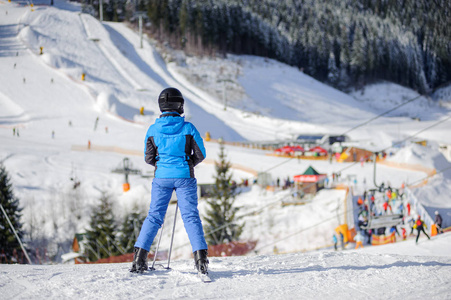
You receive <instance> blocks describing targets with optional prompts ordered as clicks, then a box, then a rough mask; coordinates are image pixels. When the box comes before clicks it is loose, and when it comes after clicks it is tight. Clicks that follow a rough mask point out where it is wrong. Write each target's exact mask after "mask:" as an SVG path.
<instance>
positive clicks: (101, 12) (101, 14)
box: [99, 0, 103, 22]
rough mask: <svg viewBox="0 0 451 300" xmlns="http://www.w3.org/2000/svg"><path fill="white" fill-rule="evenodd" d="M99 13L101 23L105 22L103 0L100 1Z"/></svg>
mask: <svg viewBox="0 0 451 300" xmlns="http://www.w3.org/2000/svg"><path fill="white" fill-rule="evenodd" d="M99 12H100V22H103V3H102V0H100V4H99Z"/></svg>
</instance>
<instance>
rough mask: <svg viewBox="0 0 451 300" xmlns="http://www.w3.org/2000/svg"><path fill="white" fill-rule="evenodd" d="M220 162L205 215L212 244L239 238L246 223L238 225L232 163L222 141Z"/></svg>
mask: <svg viewBox="0 0 451 300" xmlns="http://www.w3.org/2000/svg"><path fill="white" fill-rule="evenodd" d="M219 150H220V152H219V162H215V169H216V173H217V175H216V176H215V180H216V182H215V185H214V186H213V190H212V193H211V198H210V199H209V200H208V201H207V204H208V206H209V208H208V209H207V213H206V216H205V221H206V223H207V225H206V226H205V229H206V230H205V232H206V239H207V242H208V243H209V244H210V245H219V244H224V243H227V242H232V241H236V240H238V239H239V237H240V235H241V233H242V231H243V227H244V224H241V225H238V224H237V222H236V213H237V212H238V210H239V208H238V207H236V206H234V202H235V197H236V187H234V186H233V185H232V174H231V172H230V167H231V163H230V162H228V161H227V160H226V154H225V152H224V143H223V142H221V143H220V147H219Z"/></svg>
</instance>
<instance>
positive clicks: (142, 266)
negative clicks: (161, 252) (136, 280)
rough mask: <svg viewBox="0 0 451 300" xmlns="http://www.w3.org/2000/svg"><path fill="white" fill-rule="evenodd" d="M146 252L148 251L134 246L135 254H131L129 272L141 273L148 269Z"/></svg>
mask: <svg viewBox="0 0 451 300" xmlns="http://www.w3.org/2000/svg"><path fill="white" fill-rule="evenodd" d="M147 254H149V251H147V250H144V249H142V248H135V254H134V255H133V263H132V268H131V269H130V272H132V273H143V272H144V271H147V270H148V269H149V267H148V265H147Z"/></svg>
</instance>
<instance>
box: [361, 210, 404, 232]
mask: <svg viewBox="0 0 451 300" xmlns="http://www.w3.org/2000/svg"><path fill="white" fill-rule="evenodd" d="M403 217H404V216H403V215H402V214H392V215H382V216H371V215H369V216H368V222H367V224H366V225H363V226H360V228H362V229H377V228H382V227H386V228H391V227H393V226H396V225H398V224H400V223H401V222H402V220H403Z"/></svg>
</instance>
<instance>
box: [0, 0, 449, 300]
mask: <svg viewBox="0 0 451 300" xmlns="http://www.w3.org/2000/svg"><path fill="white" fill-rule="evenodd" d="M61 8H64V9H61ZM0 15H1V18H0V28H1V30H0V83H1V85H0V86H1V87H0V161H2V162H3V164H4V165H5V167H6V169H7V171H8V172H9V174H10V177H11V180H12V184H13V187H14V192H15V194H16V196H17V197H18V198H19V199H20V203H21V206H22V207H23V208H24V210H23V211H22V213H23V222H24V229H25V230H26V231H27V235H26V237H25V240H27V239H28V241H29V240H30V239H31V237H33V238H34V239H41V240H46V241H48V244H47V245H46V246H47V250H48V252H49V254H50V255H53V256H59V255H60V254H62V253H65V252H68V251H70V249H69V248H70V243H71V239H72V237H73V236H74V234H75V233H80V232H84V230H86V228H87V224H88V221H89V214H90V211H91V208H92V207H93V206H95V205H97V203H98V199H99V197H100V194H101V192H108V193H110V195H111V197H112V198H113V199H114V200H115V205H116V206H115V214H116V216H117V218H118V219H120V218H121V217H122V216H123V215H124V214H125V213H127V212H129V211H131V210H132V209H133V208H134V207H135V206H137V207H139V208H140V209H141V210H142V211H144V212H145V211H146V210H147V207H148V205H149V202H150V199H149V197H150V180H149V178H145V177H140V176H133V175H132V176H130V183H131V190H130V191H129V192H127V193H124V192H123V190H122V183H123V180H124V177H123V175H121V174H116V173H112V172H111V171H112V170H113V169H115V168H117V167H118V166H121V164H122V161H123V159H124V157H128V158H129V159H130V161H131V163H132V165H133V167H135V168H137V169H140V170H142V171H143V173H144V174H151V173H152V172H153V168H152V167H150V166H148V165H146V164H145V163H144V161H143V155H142V149H143V146H144V145H143V139H144V136H145V132H146V130H147V127H148V126H149V125H150V124H151V123H152V122H153V121H154V120H155V119H156V118H157V117H158V116H159V110H158V105H157V102H156V98H157V95H158V93H159V92H160V91H161V89H162V88H164V87H166V86H175V87H177V88H179V89H180V90H181V91H182V93H183V95H184V96H185V97H186V109H185V110H186V119H187V120H189V121H190V122H192V123H193V124H194V125H196V127H197V128H198V129H199V131H200V132H201V134H202V135H205V133H206V132H210V133H211V135H212V137H213V139H216V138H219V137H222V138H224V139H225V141H227V142H237V141H255V142H259V141H276V140H282V139H292V138H295V137H296V136H297V135H299V134H309V133H335V134H340V133H343V132H347V131H349V130H350V129H351V128H354V127H356V126H359V125H361V124H364V123H365V122H366V121H368V120H370V119H371V118H374V117H376V116H377V115H378V114H380V113H381V112H384V111H385V110H388V109H390V108H392V107H395V106H396V105H399V104H400V103H402V102H404V101H407V100H408V99H411V98H413V97H416V96H417V94H416V93H415V92H413V91H410V90H405V89H404V88H400V87H397V86H394V85H390V84H382V85H376V86H374V87H367V88H366V89H365V92H364V93H363V94H362V93H361V92H359V93H360V94H353V96H354V97H355V98H354V97H353V96H351V95H347V94H344V93H342V92H340V91H337V90H334V89H332V88H330V87H328V86H326V85H324V84H322V83H320V82H318V81H316V80H314V79H312V78H310V77H309V76H307V75H306V74H304V73H302V72H300V71H299V70H297V69H296V68H292V67H289V66H286V65H284V64H281V63H279V62H276V61H273V60H267V59H264V58H258V57H249V56H233V55H231V56H228V58H226V59H219V58H210V59H208V58H204V59H199V58H194V57H185V56H184V55H183V53H179V52H176V51H175V52H164V53H163V54H162V55H160V54H159V52H158V51H157V49H156V47H155V45H154V43H153V42H152V41H151V40H148V39H145V41H144V46H143V48H142V49H141V48H139V46H138V45H139V37H138V35H137V34H136V33H135V32H134V31H133V30H131V29H130V28H128V27H127V26H126V25H125V24H117V23H108V22H104V23H100V22H98V21H97V20H96V19H94V18H93V17H91V16H89V15H85V14H79V13H78V9H77V5H76V4H71V3H66V2H64V1H59V0H56V1H55V7H49V6H35V7H34V10H33V11H32V10H31V9H30V7H27V6H24V5H23V4H18V3H15V2H14V1H13V2H12V3H8V2H6V1H0ZM40 47H43V48H42V49H43V54H42V55H40ZM169 56H171V57H175V58H176V59H171V61H172V62H170V63H168V64H166V62H165V59H163V57H166V58H167V59H169ZM82 74H85V77H84V80H82ZM224 80H228V81H224ZM224 82H225V83H224ZM223 84H225V87H226V93H225V99H227V103H224V98H223ZM381 91H383V92H381ZM370 99H378V101H377V102H370ZM416 101H417V100H415V101H413V102H412V103H410V104H408V105H406V106H403V107H400V108H399V110H396V111H394V112H393V113H391V114H389V115H387V116H384V117H381V118H378V119H375V120H374V121H372V122H369V123H368V124H365V125H364V126H361V127H358V128H357V129H355V130H352V131H350V132H349V134H348V135H349V136H350V137H351V139H352V140H353V143H354V145H357V146H362V147H369V148H371V150H381V149H385V148H387V147H390V146H391V145H392V143H393V142H394V141H399V140H403V139H405V138H407V137H408V136H410V135H414V134H417V133H418V132H420V131H422V130H424V129H427V130H424V131H423V132H421V133H419V134H418V135H416V138H418V139H426V140H428V146H427V147H422V146H419V145H416V144H415V145H411V144H410V142H409V141H406V142H405V145H406V147H404V148H402V149H400V150H399V151H398V150H397V149H392V150H393V152H394V155H393V156H392V157H391V158H390V159H389V161H391V162H393V165H388V164H387V165H380V164H378V165H377V172H376V174H375V177H376V178H373V176H374V166H373V165H372V164H369V163H366V164H363V166H361V165H360V163H359V164H353V163H337V162H335V161H332V162H329V161H319V160H318V161H313V160H290V159H287V158H281V157H275V156H271V155H269V154H271V153H270V152H269V151H265V150H260V149H254V148H250V147H246V148H244V147H241V146H238V145H231V144H227V145H226V154H227V158H228V160H230V161H231V162H232V163H233V165H234V168H233V176H234V179H235V180H236V181H237V182H241V181H242V180H244V179H248V180H250V181H251V182H252V180H253V179H254V178H255V174H256V173H258V172H268V173H270V175H271V177H272V180H273V181H274V182H275V181H276V179H277V178H279V179H280V180H281V181H282V182H283V181H284V180H285V179H286V178H287V177H289V178H292V177H293V176H294V175H297V174H301V173H303V172H304V171H305V170H306V169H307V168H308V167H309V166H310V165H312V166H313V167H314V168H315V169H316V170H318V171H319V172H320V173H325V174H328V175H331V174H332V173H337V172H340V173H341V174H342V177H341V178H342V179H341V181H340V183H341V184H344V185H349V186H351V187H352V191H353V192H354V193H355V194H357V195H358V194H361V193H363V191H364V190H365V189H368V188H372V187H374V185H375V184H374V182H377V183H381V182H385V183H388V182H389V183H390V184H391V185H392V186H393V187H400V186H401V185H402V184H403V183H405V184H407V185H409V184H413V183H415V184H416V183H418V182H422V180H423V179H424V178H426V177H427V176H429V173H428V172H427V170H429V169H435V170H436V172H437V173H438V174H437V175H436V176H434V177H433V178H432V179H430V180H429V181H428V184H427V185H424V186H422V187H420V188H416V189H414V190H413V194H414V195H416V196H417V198H418V199H420V201H421V203H422V204H423V205H424V206H425V207H426V209H428V208H430V209H443V212H444V217H445V218H451V215H450V216H448V215H447V213H448V211H449V197H448V195H449V193H450V191H449V186H451V184H450V181H451V171H450V169H447V168H449V167H450V163H449V162H448V161H447V160H446V159H444V157H443V156H442V155H441V154H440V152H438V150H437V148H438V145H439V144H451V135H450V134H449V132H450V129H451V120H449V121H446V118H449V117H450V116H451V113H450V111H449V110H448V109H447V108H444V107H441V106H440V105H438V103H436V102H433V101H427V100H426V99H425V98H423V97H419V98H418V102H416ZM225 105H226V109H224V106H225ZM141 107H144V115H140V113H139V110H140V108H141ZM417 117H418V118H420V120H421V121H418V120H414V119H412V118H417ZM440 121H443V123H440V124H438V122H440ZM435 125H436V126H435ZM429 127H430V128H429ZM428 128H429V129H428ZM13 130H14V131H13ZM13 132H14V134H13ZM88 143H90V145H91V147H90V149H88ZM205 144H206V145H205V146H206V149H207V160H206V161H205V162H204V163H202V164H200V165H199V166H198V167H197V168H196V177H197V178H198V182H199V183H212V182H213V177H212V175H213V174H214V172H215V170H214V164H213V162H214V160H215V159H217V154H218V152H219V147H218V144H217V143H216V142H206V143H205ZM396 163H398V164H406V163H407V164H415V165H421V166H422V167H423V168H422V169H421V168H420V169H417V170H413V169H409V168H399V167H396V166H395V165H396ZM425 170H426V171H425ZM441 170H447V171H444V172H441ZM71 179H75V180H77V181H80V183H81V184H80V186H79V187H78V188H76V189H74V188H73V184H74V181H73V180H71ZM354 179H356V182H354ZM291 200H292V195H291V193H290V192H289V191H285V190H281V189H275V190H274V191H273V190H267V189H265V188H264V187H259V186H257V185H253V186H251V187H249V188H246V189H244V190H243V191H242V193H241V194H240V195H239V196H238V197H237V201H236V203H237V205H239V206H240V207H242V208H241V210H240V215H242V216H245V217H243V219H242V221H243V222H245V223H246V225H245V230H244V232H243V236H242V238H243V239H244V240H257V241H258V243H257V247H256V250H258V253H251V254H250V256H247V257H237V258H225V257H224V258H211V271H212V274H213V279H214V282H213V283H212V284H210V285H208V286H205V285H201V284H199V283H198V282H197V281H196V278H195V277H194V276H193V275H191V273H193V272H192V263H191V258H190V255H191V253H190V246H189V243H188V239H187V236H186V233H185V231H184V228H183V226H182V222H181V220H180V221H179V222H178V223H177V224H178V226H177V229H176V233H175V240H174V252H173V259H174V260H173V262H172V266H173V270H172V271H170V272H167V271H163V270H162V271H158V274H157V275H150V276H130V275H129V274H128V272H127V269H128V265H126V264H118V265H98V266H95V265H89V266H88V265H87V266H63V265H57V266H17V265H14V266H4V265H2V266H1V267H0V270H1V272H0V281H1V282H3V283H4V284H0V293H2V295H6V298H7V299H9V298H18V299H25V298H30V297H31V296H33V297H37V296H36V295H39V297H42V298H44V297H45V298H52V299H53V298H61V297H63V298H75V297H89V298H108V297H113V298H128V297H132V296H133V297H135V296H137V295H138V296H139V297H143V298H164V299H166V298H219V299H223V298H232V299H235V298H246V299H247V298H257V297H259V298H261V297H262V296H263V297H265V298H269V297H276V298H289V299H292V298H299V297H306V298H333V297H334V298H336V297H338V298H345V297H354V298H363V297H372V298H397V297H402V296H405V297H409V298H416V297H418V298H424V297H429V296H431V297H440V298H450V292H449V289H446V288H445V287H446V286H447V285H449V283H450V278H451V270H450V266H451V261H450V256H449V251H446V249H449V246H450V243H451V242H450V238H449V235H448V234H447V235H442V236H438V237H434V238H433V240H432V241H426V240H421V243H420V244H419V245H418V246H415V245H414V241H413V240H411V239H408V240H407V241H405V242H402V243H397V244H393V245H391V246H380V247H366V248H365V249H363V250H356V251H354V250H352V251H351V250H350V248H352V245H349V249H348V250H349V251H348V250H346V251H344V252H337V253H335V252H333V251H331V250H330V244H331V238H332V234H333V229H334V228H335V227H336V226H337V225H339V224H341V223H342V222H344V221H345V220H344V216H345V214H346V212H347V209H346V208H345V206H346V201H347V200H348V199H347V198H346V192H345V190H338V189H324V190H322V191H320V192H319V193H318V194H317V196H316V197H315V199H314V200H313V201H312V202H311V203H308V204H306V205H303V206H292V205H288V206H284V205H282V204H283V203H284V202H289V201H291ZM199 209H200V211H201V213H203V212H204V211H205V209H206V207H205V203H204V202H203V201H200V203H199ZM348 209H351V208H349V207H348ZM441 211H442V210H441ZM173 212H174V207H173V206H171V207H170V208H169V210H168V217H167V222H169V223H171V222H172V221H173V220H172V215H173ZM165 227H166V228H170V226H165ZM423 238H424V237H423ZM169 241H170V232H169V230H166V232H165V233H164V236H163V239H162V246H161V247H162V249H167V247H168V244H169ZM275 248H277V251H279V252H280V253H286V254H284V255H272V253H273V252H274V250H275ZM317 248H322V249H323V250H322V251H321V252H308V253H303V252H305V251H311V250H312V249H317ZM366 252H368V253H366ZM412 255H416V256H412ZM438 256H443V257H438ZM88 274H89V275H88ZM425 274H426V275H425ZM418 282H421V283H422V287H421V288H420V291H418ZM380 286H386V287H387V289H386V290H384V289H381V288H380ZM423 286H424V287H423ZM324 287H327V288H326V289H325V288H324ZM426 287H427V288H426ZM414 288H416V290H415V291H416V293H414V294H412V293H413V292H412V290H413V289H414Z"/></svg>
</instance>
